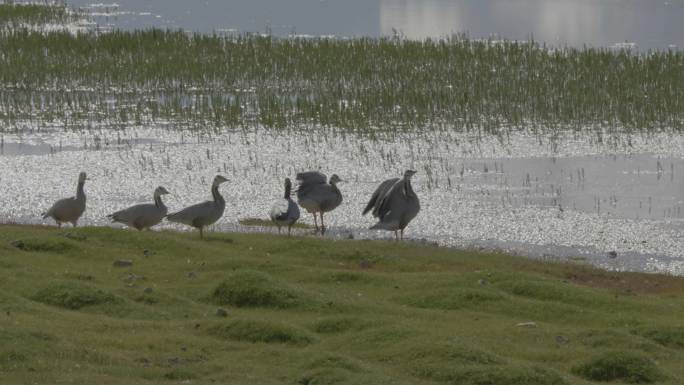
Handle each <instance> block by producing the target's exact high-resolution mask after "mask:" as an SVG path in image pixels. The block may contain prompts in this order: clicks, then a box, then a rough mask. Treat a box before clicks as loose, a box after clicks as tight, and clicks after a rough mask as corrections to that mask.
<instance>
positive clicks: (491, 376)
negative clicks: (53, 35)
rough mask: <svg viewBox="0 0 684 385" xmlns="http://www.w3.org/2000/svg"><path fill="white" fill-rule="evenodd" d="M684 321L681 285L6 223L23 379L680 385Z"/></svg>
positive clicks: (508, 262)
mask: <svg viewBox="0 0 684 385" xmlns="http://www.w3.org/2000/svg"><path fill="white" fill-rule="evenodd" d="M121 259H125V260H130V261H132V265H130V266H123V267H117V266H116V265H115V264H114V261H117V260H121ZM368 260H371V261H373V264H372V265H370V266H369V265H368V264H367V263H363V261H368ZM682 319H684V279H682V278H676V277H669V276H660V275H648V274H637V273H614V272H606V271H601V270H596V269H594V268H591V267H587V266H582V265H577V264H556V263H549V262H539V261H534V260H529V259H523V258H519V257H512V256H507V255H501V254H483V253H476V252H469V251H457V250H452V249H444V248H437V247H428V246H420V245H412V244H410V243H403V244H402V243H394V242H381V241H353V240H344V241H329V240H321V239H316V238H310V237H292V238H288V237H286V236H283V237H280V236H275V235H270V234H217V233H210V234H207V236H206V239H205V240H200V239H199V237H198V236H197V235H196V234H194V233H176V232H167V231H163V232H154V231H150V232H142V233H141V232H137V231H127V230H118V229H112V228H77V229H73V230H72V229H69V230H68V231H64V230H59V229H56V228H49V227H32V226H9V225H6V226H0V373H2V380H3V383H8V384H15V383H17V384H18V383H72V384H92V383H93V380H98V381H102V382H103V383H106V384H131V385H137V384H157V383H165V382H167V383H171V382H173V381H192V382H193V383H236V384H237V383H239V384H350V385H351V384H416V383H420V384H434V385H442V384H444V385H447V384H461V385H462V384H465V385H485V384H496V385H518V384H527V385H587V384H593V383H603V382H606V381H608V382H615V381H617V382H618V383H656V384H663V385H675V384H679V383H680V382H681V381H680V379H681V378H684V366H682V365H681V362H683V360H684V344H683V343H682V341H683V340H682V336H683V333H682V327H681V320H682Z"/></svg>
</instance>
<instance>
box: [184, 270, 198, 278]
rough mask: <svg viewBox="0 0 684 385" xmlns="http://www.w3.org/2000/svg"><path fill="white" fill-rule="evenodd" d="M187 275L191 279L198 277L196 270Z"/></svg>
mask: <svg viewBox="0 0 684 385" xmlns="http://www.w3.org/2000/svg"><path fill="white" fill-rule="evenodd" d="M186 276H187V277H188V278H190V279H193V278H197V274H195V272H194V271H191V272H189V273H188V274H186Z"/></svg>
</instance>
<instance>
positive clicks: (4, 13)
mask: <svg viewBox="0 0 684 385" xmlns="http://www.w3.org/2000/svg"><path fill="white" fill-rule="evenodd" d="M75 20H77V14H76V13H75V11H70V10H69V9H68V8H66V7H64V6H62V5H57V4H39V3H14V2H12V1H6V2H4V3H3V4H0V29H3V28H16V27H23V26H27V25H44V24H64V23H68V22H71V21H75Z"/></svg>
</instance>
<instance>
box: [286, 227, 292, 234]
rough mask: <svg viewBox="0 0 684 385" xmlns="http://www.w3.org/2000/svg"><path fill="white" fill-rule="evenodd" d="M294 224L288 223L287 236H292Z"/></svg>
mask: <svg viewBox="0 0 684 385" xmlns="http://www.w3.org/2000/svg"><path fill="white" fill-rule="evenodd" d="M291 233H292V225H287V236H288V237H290V236H291V235H292V234H291Z"/></svg>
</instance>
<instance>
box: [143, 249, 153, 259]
mask: <svg viewBox="0 0 684 385" xmlns="http://www.w3.org/2000/svg"><path fill="white" fill-rule="evenodd" d="M152 254H154V253H153V252H151V251H149V250H147V249H145V250H143V255H144V256H146V257H149V256H150V255H152Z"/></svg>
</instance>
